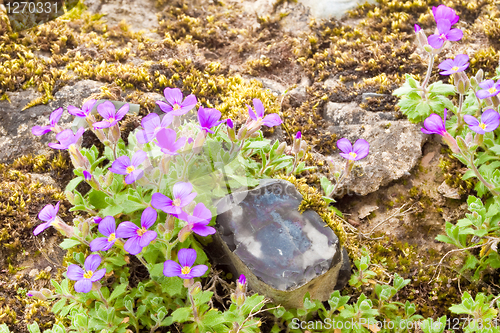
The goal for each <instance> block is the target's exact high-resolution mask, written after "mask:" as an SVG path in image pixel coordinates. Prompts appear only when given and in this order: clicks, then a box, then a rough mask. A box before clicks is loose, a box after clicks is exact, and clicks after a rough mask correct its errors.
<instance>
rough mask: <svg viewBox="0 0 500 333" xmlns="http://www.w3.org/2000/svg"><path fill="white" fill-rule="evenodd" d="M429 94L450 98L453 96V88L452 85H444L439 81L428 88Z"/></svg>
mask: <svg viewBox="0 0 500 333" xmlns="http://www.w3.org/2000/svg"><path fill="white" fill-rule="evenodd" d="M428 90H429V92H431V93H436V94H440V95H445V96H450V95H454V94H455V86H454V85H452V84H445V83H443V82H441V81H437V82H434V83H433V84H431V85H429V87H428Z"/></svg>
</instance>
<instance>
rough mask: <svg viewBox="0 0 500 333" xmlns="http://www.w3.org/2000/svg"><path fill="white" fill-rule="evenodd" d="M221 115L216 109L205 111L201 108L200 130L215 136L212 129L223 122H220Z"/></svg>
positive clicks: (199, 115)
mask: <svg viewBox="0 0 500 333" xmlns="http://www.w3.org/2000/svg"><path fill="white" fill-rule="evenodd" d="M220 117H221V113H220V111H218V110H216V109H209V108H207V109H205V108H204V107H202V106H200V108H199V109H198V121H199V122H200V125H201V126H199V127H200V129H201V130H203V131H205V132H210V133H212V134H214V131H212V130H211V128H212V127H215V126H219V125H220V124H221V123H223V121H220V120H219V119H220Z"/></svg>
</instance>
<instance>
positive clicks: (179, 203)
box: [172, 198, 181, 206]
mask: <svg viewBox="0 0 500 333" xmlns="http://www.w3.org/2000/svg"><path fill="white" fill-rule="evenodd" d="M172 205H174V206H180V205H181V199H179V198H177V199H175V200H174V201H173V202H172Z"/></svg>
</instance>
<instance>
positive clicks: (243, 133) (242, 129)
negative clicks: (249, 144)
mask: <svg viewBox="0 0 500 333" xmlns="http://www.w3.org/2000/svg"><path fill="white" fill-rule="evenodd" d="M247 131H248V127H247V125H246V124H245V125H243V126H241V127H240V130H239V131H238V136H237V138H238V140H243V139H246V137H247Z"/></svg>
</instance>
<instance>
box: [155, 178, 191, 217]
mask: <svg viewBox="0 0 500 333" xmlns="http://www.w3.org/2000/svg"><path fill="white" fill-rule="evenodd" d="M192 190H193V185H191V183H183V182H179V183H177V184H175V185H174V188H173V191H172V192H173V195H174V200H172V199H170V198H169V197H167V196H166V195H163V194H161V193H155V194H153V196H152V197H151V205H152V206H153V207H154V208H156V209H161V210H162V211H164V212H165V213H168V214H175V215H180V214H181V213H182V207H185V206H186V205H188V204H189V203H190V202H191V201H193V199H194V198H195V197H196V192H194V193H191V191H192Z"/></svg>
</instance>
